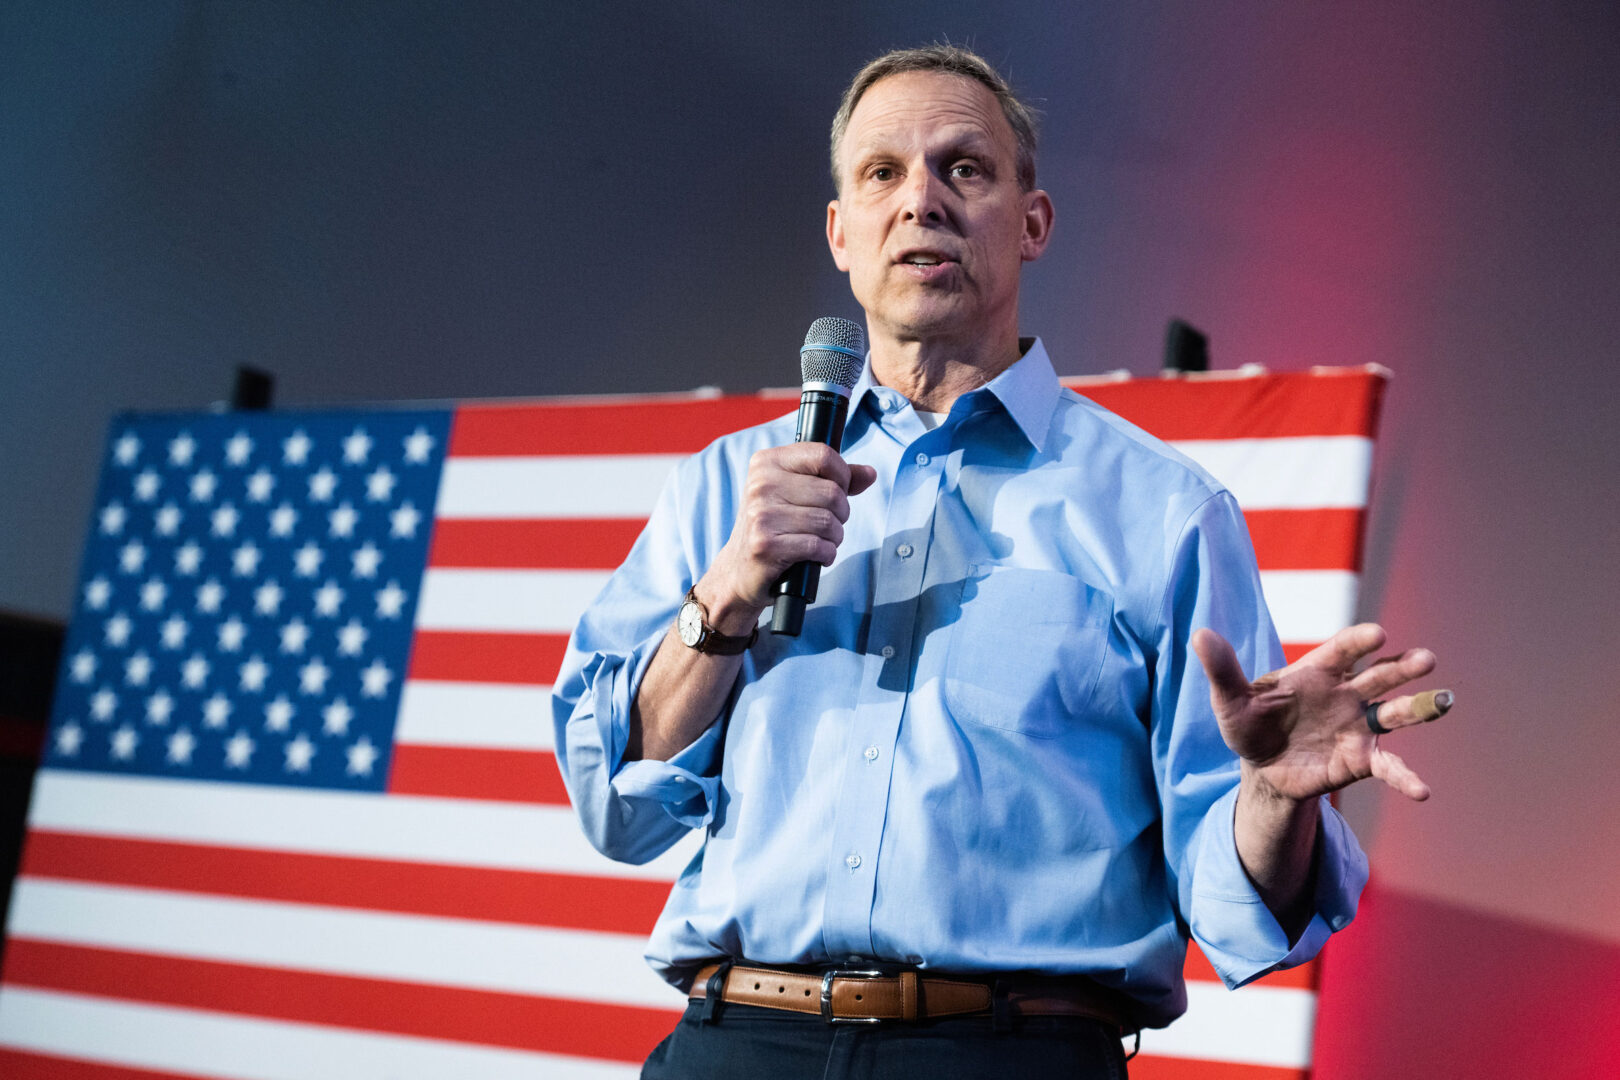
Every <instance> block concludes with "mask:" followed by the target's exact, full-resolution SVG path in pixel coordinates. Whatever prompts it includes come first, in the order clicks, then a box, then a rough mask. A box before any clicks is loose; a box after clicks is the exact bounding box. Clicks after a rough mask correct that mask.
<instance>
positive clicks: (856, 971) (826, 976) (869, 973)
mask: <svg viewBox="0 0 1620 1080" xmlns="http://www.w3.org/2000/svg"><path fill="white" fill-rule="evenodd" d="M888 974H889V973H888V972H887V971H873V970H871V969H870V968H832V969H829V970H827V971H824V972H822V974H821V1018H822V1019H823V1020H825V1021H827V1023H829V1024H881V1023H882V1022H883V1018H882V1017H880V1016H834V1015H833V1011H832V990H833V980H834V979H882V978H886V977H888Z"/></svg>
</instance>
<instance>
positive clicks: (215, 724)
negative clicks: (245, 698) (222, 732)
mask: <svg viewBox="0 0 1620 1080" xmlns="http://www.w3.org/2000/svg"><path fill="white" fill-rule="evenodd" d="M230 718H231V699H230V698H228V697H226V696H225V695H224V694H221V693H217V692H216V693H215V694H214V696H213V697H211V698H209V699H208V700H207V701H205V702H203V723H204V724H207V725H208V726H209V727H211V728H222V727H224V726H225V721H227V720H229V719H230Z"/></svg>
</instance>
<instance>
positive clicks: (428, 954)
mask: <svg viewBox="0 0 1620 1080" xmlns="http://www.w3.org/2000/svg"><path fill="white" fill-rule="evenodd" d="M10 933H11V937H12V938H13V939H14V940H20V939H25V938H26V939H31V940H34V941H49V942H55V943H57V944H64V945H86V946H91V947H100V948H108V949H126V950H131V951H134V952H141V953H154V954H157V955H160V956H181V957H187V958H189V959H193V960H215V961H220V962H222V963H228V964H251V965H259V966H270V967H277V968H288V969H292V970H294V971H318V972H323V973H325V974H328V975H353V976H356V977H359V978H369V979H393V980H399V981H404V982H415V983H426V984H429V985H433V986H454V987H460V988H462V989H468V990H495V991H499V992H503V993H512V994H530V995H539V996H542V997H557V998H570V999H574V1000H581V1001H601V1002H609V1003H612V1004H618V1005H644V1006H650V1007H653V1008H669V1009H678V1008H680V1007H681V1005H682V1002H681V995H680V993H679V991H677V990H675V989H674V988H672V987H671V986H669V984H667V983H665V982H664V981H663V980H662V979H660V978H659V977H658V976H657V975H655V974H653V971H652V969H651V968H649V967H648V966H647V963H646V961H645V960H643V959H642V955H641V954H642V951H643V950H644V949H645V948H646V939H645V938H644V937H643V936H642V935H640V934H608V933H603V932H600V931H593V930H558V929H554V928H552V927H546V926H519V925H517V924H514V923H498V922H488V921H483V920H477V919H450V918H443V917H439V916H432V915H402V914H398V913H395V912H387V911H362V910H356V909H353V908H340V907H324V906H321V905H317V904H284V903H275V902H271V901H266V900H244V899H240V898H237V897H224V896H197V895H191V894H187V893H179V892H170V891H168V890H163V889H132V888H125V887H122V886H115V885H93V884H87V883H84V882H69V881H54V880H45V879H41V878H31V877H28V876H27V875H23V876H21V877H19V878H18V879H17V884H16V888H15V890H14V891H13V892H12V894H11V918H10Z"/></svg>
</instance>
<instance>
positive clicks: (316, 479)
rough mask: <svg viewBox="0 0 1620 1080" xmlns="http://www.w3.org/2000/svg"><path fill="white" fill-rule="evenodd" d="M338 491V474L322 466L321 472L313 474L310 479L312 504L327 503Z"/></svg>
mask: <svg viewBox="0 0 1620 1080" xmlns="http://www.w3.org/2000/svg"><path fill="white" fill-rule="evenodd" d="M336 490H337V473H335V472H333V471H332V470H331V469H328V468H327V467H326V466H325V465H322V466H321V471H320V472H318V473H311V474H310V477H309V498H310V501H311V502H326V501H327V500H328V499H330V498H331V497H332V492H334V491H336Z"/></svg>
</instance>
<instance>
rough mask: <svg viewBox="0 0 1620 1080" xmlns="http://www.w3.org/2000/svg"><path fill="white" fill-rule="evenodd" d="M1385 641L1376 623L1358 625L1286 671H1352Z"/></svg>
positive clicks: (1339, 633)
mask: <svg viewBox="0 0 1620 1080" xmlns="http://www.w3.org/2000/svg"><path fill="white" fill-rule="evenodd" d="M1384 640H1385V634H1384V628H1383V627H1381V626H1379V625H1378V624H1377V623H1357V624H1356V625H1355V626H1347V627H1345V628H1344V629H1343V630H1340V631H1339V632H1338V633H1337V634H1334V635H1333V636H1332V637H1330V638H1328V639H1327V640H1326V641H1325V642H1323V643H1322V644H1320V645H1318V646H1317V647H1316V648H1314V649H1312V650H1311V651H1310V652H1308V653H1306V654H1305V655H1304V656H1302V657H1300V658H1299V659H1298V660H1295V661H1294V662H1293V663H1292V664H1289V665H1288V667H1287V668H1285V669H1284V670H1286V671H1295V670H1297V669H1299V668H1306V667H1328V668H1332V669H1334V670H1336V671H1349V670H1350V669H1351V668H1353V667H1355V666H1356V664H1357V663H1358V662H1359V661H1360V660H1361V658H1362V657H1364V656H1366V655H1367V654H1368V653H1370V652H1372V651H1373V650H1374V649H1377V648H1379V647H1380V646H1382V645H1383V644H1384ZM1375 696H1376V695H1375Z"/></svg>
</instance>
